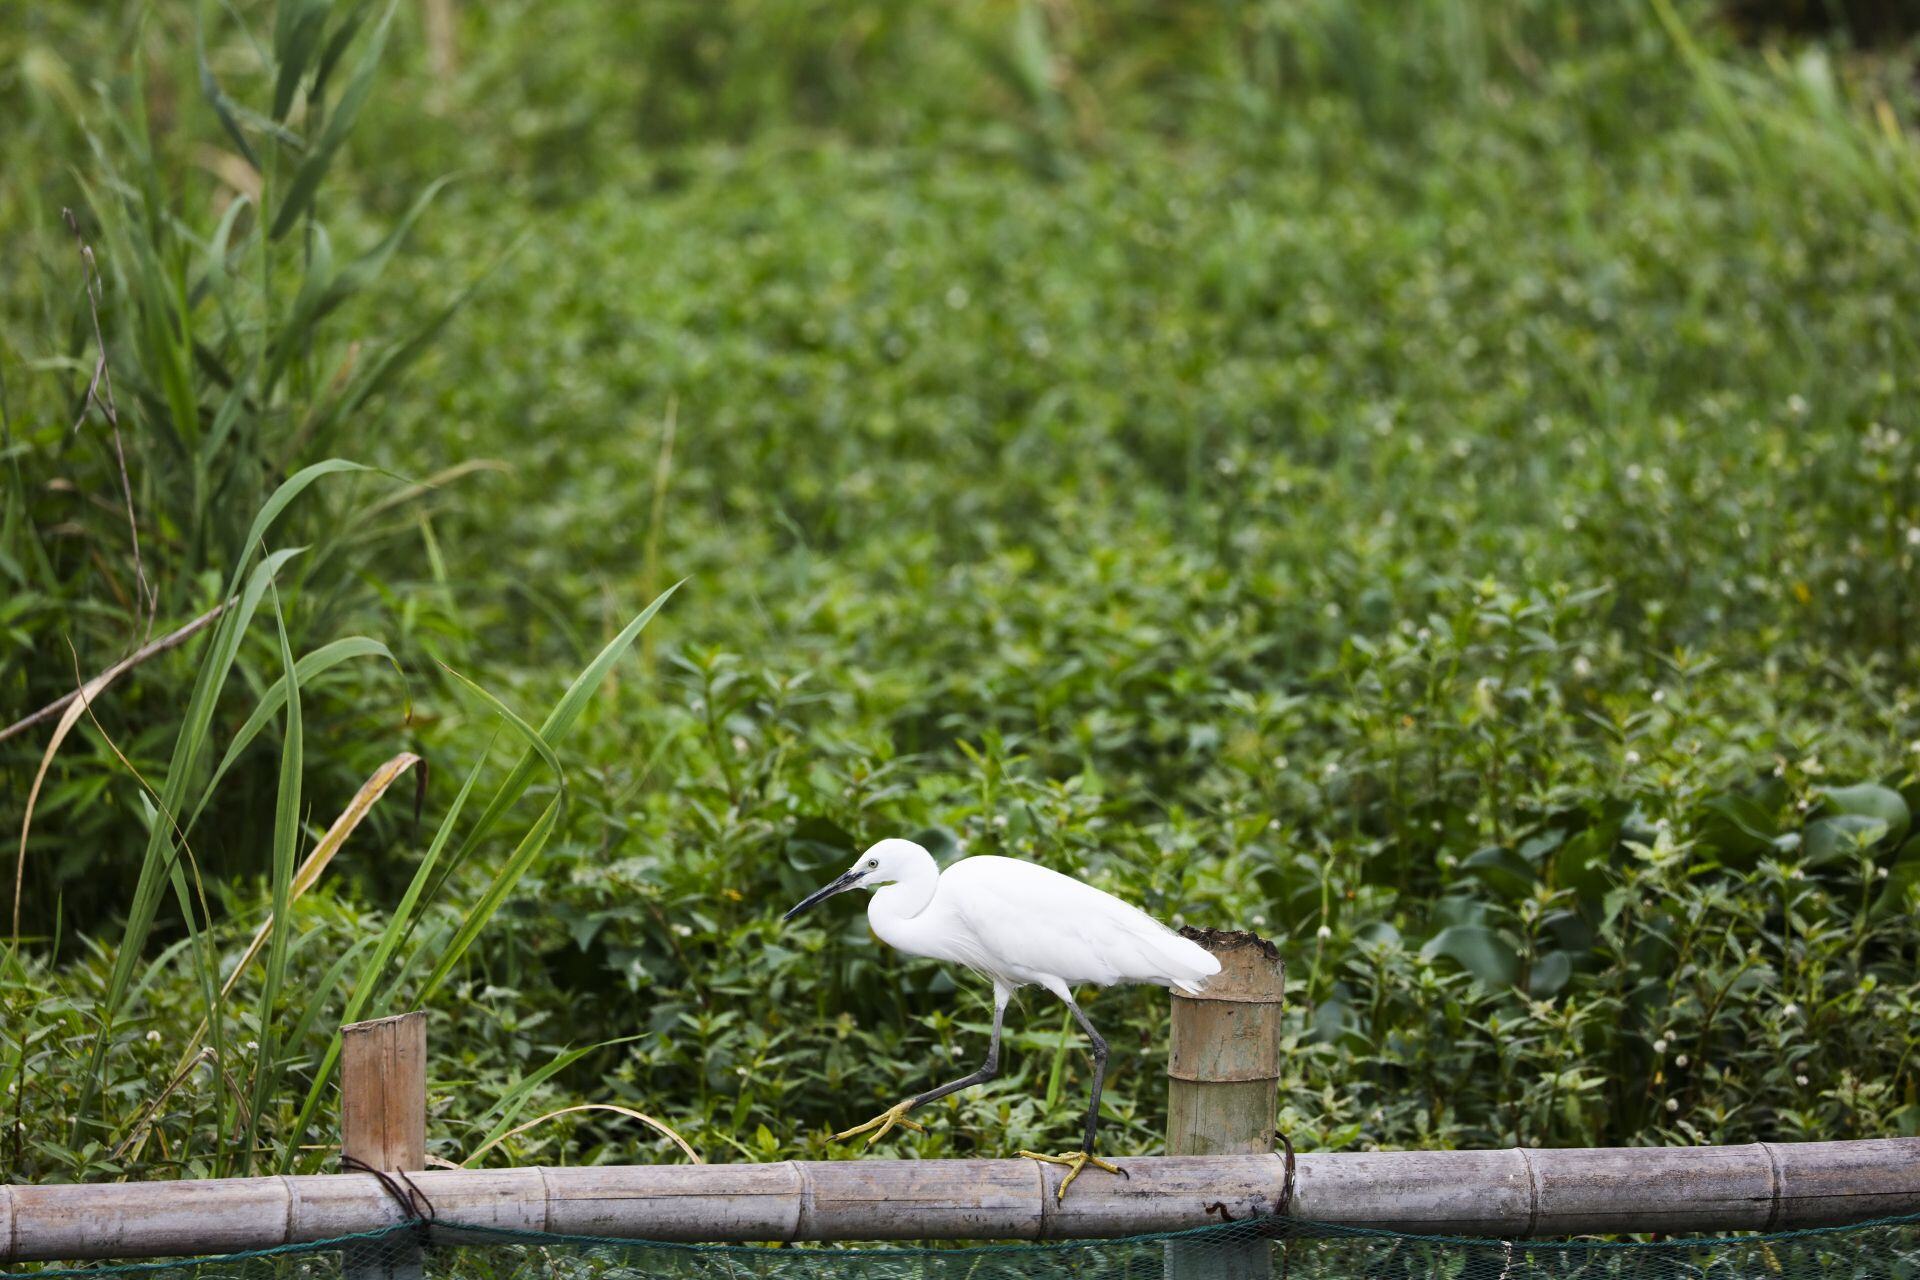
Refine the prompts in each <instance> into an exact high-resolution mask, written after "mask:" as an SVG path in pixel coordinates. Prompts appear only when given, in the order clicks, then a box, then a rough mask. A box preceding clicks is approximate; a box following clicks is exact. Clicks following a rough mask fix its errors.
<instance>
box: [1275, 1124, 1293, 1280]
mask: <svg viewBox="0 0 1920 1280" xmlns="http://www.w3.org/2000/svg"><path fill="white" fill-rule="evenodd" d="M1273 1136H1274V1139H1275V1140H1276V1141H1278V1142H1279V1144H1280V1148H1281V1150H1283V1151H1284V1152H1286V1157H1287V1163H1286V1170H1287V1174H1286V1180H1285V1181H1284V1182H1282V1183H1281V1184H1280V1199H1279V1201H1278V1202H1277V1203H1275V1205H1274V1206H1273V1216H1274V1217H1275V1218H1276V1219H1277V1220H1278V1221H1277V1223H1276V1225H1277V1226H1278V1228H1279V1230H1280V1231H1281V1233H1282V1236H1283V1238H1282V1239H1281V1241H1280V1280H1287V1278H1288V1276H1289V1275H1291V1274H1292V1272H1293V1232H1292V1231H1291V1230H1290V1229H1289V1226H1288V1224H1289V1223H1290V1222H1291V1221H1292V1218H1293V1178H1294V1173H1295V1162H1294V1158H1293V1139H1292V1138H1289V1137H1288V1136H1287V1135H1286V1134H1284V1133H1282V1132H1280V1130H1278V1129H1275V1130H1274V1131H1273Z"/></svg>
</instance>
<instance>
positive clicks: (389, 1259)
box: [340, 1010, 427, 1280]
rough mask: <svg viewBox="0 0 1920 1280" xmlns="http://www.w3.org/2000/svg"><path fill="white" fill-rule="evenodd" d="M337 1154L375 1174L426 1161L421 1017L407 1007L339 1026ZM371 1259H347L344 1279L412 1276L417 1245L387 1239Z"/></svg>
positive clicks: (417, 1270) (410, 1279)
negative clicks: (380, 1252) (406, 1010)
mask: <svg viewBox="0 0 1920 1280" xmlns="http://www.w3.org/2000/svg"><path fill="white" fill-rule="evenodd" d="M340 1158H341V1163H342V1164H343V1165H346V1166H347V1167H348V1168H352V1167H353V1166H352V1165H349V1164H348V1163H347V1162H348V1161H349V1160H353V1161H357V1162H358V1163H359V1164H363V1165H366V1166H367V1167H368V1168H372V1169H378V1170H381V1171H382V1172H390V1171H393V1170H399V1171H401V1172H408V1173H411V1172H414V1171H417V1170H421V1169H425V1168H426V1167H427V1015H426V1014H425V1013H424V1012H422V1011H420V1010H415V1011H414V1012H412V1013H402V1014H396V1015H395V1016H393V1017H391V1018H375V1019H374V1020H373V1021H371V1022H355V1023H352V1024H350V1025H348V1026H344V1027H342V1028H340ZM384 1255H385V1256H383V1257H382V1258H380V1259H379V1260H377V1261H372V1262H362V1261H359V1260H353V1259H349V1260H348V1266H347V1275H348V1276H349V1277H350V1278H351V1280H418V1277H419V1276H420V1275H421V1272H422V1268H423V1265H424V1261H425V1260H424V1259H423V1258H422V1256H421V1252H420V1247H419V1246H418V1245H417V1244H406V1243H402V1242H400V1241H397V1240H396V1241H394V1242H392V1243H391V1244H390V1245H388V1246H387V1247H386V1249H385V1250H384Z"/></svg>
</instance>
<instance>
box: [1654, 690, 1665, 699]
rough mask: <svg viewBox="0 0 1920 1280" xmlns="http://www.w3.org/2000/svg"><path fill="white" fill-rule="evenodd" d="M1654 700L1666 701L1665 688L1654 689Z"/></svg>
mask: <svg viewBox="0 0 1920 1280" xmlns="http://www.w3.org/2000/svg"><path fill="white" fill-rule="evenodd" d="M1653 700H1654V701H1655V702H1665V701H1666V700H1667V691H1666V690H1665V689H1655V690H1654V691H1653Z"/></svg>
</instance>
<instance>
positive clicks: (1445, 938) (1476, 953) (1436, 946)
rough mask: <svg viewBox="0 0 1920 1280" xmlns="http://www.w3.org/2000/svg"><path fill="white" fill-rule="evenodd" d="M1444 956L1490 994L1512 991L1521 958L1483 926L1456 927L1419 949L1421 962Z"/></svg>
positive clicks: (1444, 931)
mask: <svg viewBox="0 0 1920 1280" xmlns="http://www.w3.org/2000/svg"><path fill="white" fill-rule="evenodd" d="M1437 956H1445V957H1447V958H1448V959H1449V960H1452V961H1454V962H1455V963H1456V964H1458V965H1459V966H1460V967H1461V968H1463V969H1465V970H1466V971H1467V972H1468V973H1471V974H1472V975H1473V976H1474V977H1475V978H1477V979H1479V980H1480V983H1481V984H1482V985H1483V986H1485V987H1487V988H1489V989H1490V990H1496V991H1498V990H1504V989H1506V988H1507V987H1511V986H1512V985H1513V984H1514V983H1515V982H1516V981H1517V980H1518V979H1519V976H1520V957H1519V956H1518V955H1516V954H1515V952H1514V949H1513V945H1512V944H1511V943H1510V942H1508V940H1507V939H1506V938H1504V937H1502V936H1501V935H1500V934H1499V933H1497V932H1495V931H1494V930H1492V929H1489V928H1487V927H1486V926H1484V925H1477V924H1456V925H1453V926H1451V927H1449V928H1446V929H1442V930H1441V931H1440V932H1439V933H1436V934H1435V935H1433V937H1432V938H1431V939H1429V940H1428V942H1427V945H1426V946H1424V947H1422V948H1420V958H1421V959H1423V960H1432V959H1434V958H1435V957H1437Z"/></svg>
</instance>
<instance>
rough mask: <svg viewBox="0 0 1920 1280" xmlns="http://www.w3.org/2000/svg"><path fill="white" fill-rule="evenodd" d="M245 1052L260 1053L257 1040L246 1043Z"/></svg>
mask: <svg viewBox="0 0 1920 1280" xmlns="http://www.w3.org/2000/svg"><path fill="white" fill-rule="evenodd" d="M247 1052H248V1053H258V1052H260V1042H259V1041H258V1040H249V1041H247Z"/></svg>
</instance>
